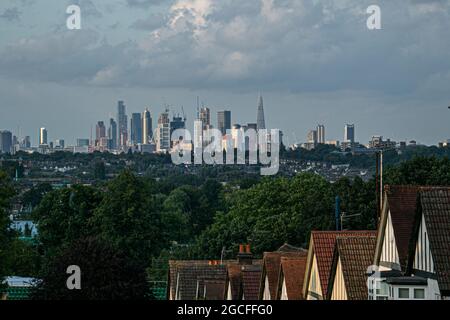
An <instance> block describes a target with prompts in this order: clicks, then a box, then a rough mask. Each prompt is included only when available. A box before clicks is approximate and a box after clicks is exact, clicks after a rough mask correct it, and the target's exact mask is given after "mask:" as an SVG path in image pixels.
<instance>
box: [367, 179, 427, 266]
mask: <svg viewBox="0 0 450 320" xmlns="http://www.w3.org/2000/svg"><path fill="white" fill-rule="evenodd" d="M419 190H420V187H419V186H386V187H385V196H386V199H385V206H384V209H383V213H382V217H381V225H380V228H379V235H378V238H379V243H378V244H377V256H376V260H375V264H379V259H380V257H381V250H382V247H383V242H382V240H383V239H384V232H385V230H384V229H385V227H386V223H387V215H388V213H389V212H390V214H391V221H392V228H393V230H394V237H395V243H396V246H397V251H398V257H399V260H400V267H401V269H402V270H405V269H406V266H407V263H408V253H409V245H410V240H411V237H412V235H413V231H414V223H415V216H416V210H417V200H418V193H419Z"/></svg>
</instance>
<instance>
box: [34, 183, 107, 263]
mask: <svg viewBox="0 0 450 320" xmlns="http://www.w3.org/2000/svg"><path fill="white" fill-rule="evenodd" d="M101 199H102V196H101V193H100V192H98V191H97V190H96V189H94V188H92V187H86V186H80V185H75V186H72V187H70V188H65V189H61V190H54V191H52V192H50V193H48V194H46V195H45V197H44V198H43V200H42V201H41V203H40V204H39V206H38V207H37V208H36V209H35V210H34V212H33V218H34V221H35V222H36V223H37V225H38V228H39V229H38V230H39V234H38V240H39V241H40V242H41V244H42V247H43V248H44V251H45V252H46V253H48V254H50V255H51V254H54V253H55V251H57V250H59V249H60V248H62V247H64V246H65V245H66V244H68V243H71V242H72V241H73V240H76V239H78V238H80V237H83V236H88V235H92V234H93V230H92V227H91V224H90V223H89V222H90V219H91V218H92V217H93V214H94V210H95V209H96V208H97V207H98V205H99V204H100V201H101Z"/></svg>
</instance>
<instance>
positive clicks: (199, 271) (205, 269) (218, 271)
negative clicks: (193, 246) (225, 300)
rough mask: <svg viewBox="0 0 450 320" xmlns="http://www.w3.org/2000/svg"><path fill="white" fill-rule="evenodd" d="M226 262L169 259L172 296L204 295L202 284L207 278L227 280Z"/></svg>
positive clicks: (193, 297)
mask: <svg viewBox="0 0 450 320" xmlns="http://www.w3.org/2000/svg"><path fill="white" fill-rule="evenodd" d="M225 263H227V262H224V263H223V264H220V265H210V264H209V261H207V260H198V261H195V260H194V261H184V260H178V261H174V260H171V261H169V278H170V279H169V280H170V281H169V286H170V288H169V290H170V291H171V293H172V297H173V298H176V293H177V290H178V298H179V299H181V300H195V299H197V298H198V297H201V296H203V292H199V290H203V287H204V286H202V284H203V283H204V281H206V280H216V281H225V278H226V265H225Z"/></svg>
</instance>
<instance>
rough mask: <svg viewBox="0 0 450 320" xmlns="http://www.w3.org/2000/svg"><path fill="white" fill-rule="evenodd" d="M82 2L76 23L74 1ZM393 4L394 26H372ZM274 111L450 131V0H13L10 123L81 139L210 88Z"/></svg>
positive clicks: (0, 121)
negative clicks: (113, 121) (121, 116)
mask: <svg viewBox="0 0 450 320" xmlns="http://www.w3.org/2000/svg"><path fill="white" fill-rule="evenodd" d="M70 4H78V5H79V6H80V8H81V18H82V22H81V28H82V29H81V30H67V28H66V19H67V17H68V15H67V14H66V8H67V6H68V5H70ZM372 4H376V5H379V6H380V8H381V10H382V11H381V12H382V29H381V30H372V31H371V30H368V29H367V26H366V20H367V18H368V16H369V15H368V14H367V13H366V9H367V7H368V6H369V5H372ZM259 92H262V94H263V96H264V106H265V112H266V123H267V126H268V127H270V128H279V129H282V130H283V131H284V134H285V138H286V141H285V143H288V144H290V143H295V142H301V141H305V140H306V134H307V132H308V130H309V129H312V128H314V127H315V126H316V125H317V124H318V123H323V124H324V125H325V126H326V135H327V137H326V138H327V139H328V140H334V139H337V140H342V139H343V132H344V129H343V128H344V125H345V123H355V125H356V138H357V140H359V141H360V142H362V143H367V141H368V140H369V139H370V137H371V136H372V135H383V136H384V137H385V138H391V139H395V140H397V141H400V140H411V139H415V140H417V141H419V142H421V143H426V144H437V142H439V141H442V140H444V139H447V138H450V125H449V124H450V110H448V109H447V106H448V105H449V104H450V0H449V1H448V0H386V1H375V0H370V1H367V0H323V1H319V0H246V1H242V0H39V1H36V0H2V1H1V2H0V129H9V130H11V131H13V132H14V133H17V132H18V130H19V129H18V128H20V132H21V135H22V136H23V135H31V136H32V140H33V142H34V143H36V142H37V135H38V130H39V127H41V126H45V127H47V129H48V130H49V138H50V139H51V140H54V139H58V138H63V139H65V140H66V144H67V143H68V144H71V143H73V142H74V141H75V139H76V138H79V137H86V138H88V137H89V135H90V128H91V125H95V123H96V121H98V120H104V121H107V120H108V118H109V117H110V116H114V117H115V113H116V104H117V100H125V103H126V105H127V108H128V110H127V111H128V113H131V112H142V111H143V110H144V109H145V107H149V109H150V111H151V113H152V116H153V119H154V122H155V121H156V118H157V116H158V114H159V113H160V112H161V111H162V110H163V108H164V107H163V106H164V104H168V105H170V106H172V107H171V110H173V111H174V112H181V106H184V110H185V111H186V115H187V117H188V119H189V122H188V125H189V126H190V127H191V126H192V120H193V118H194V117H195V112H196V111H195V109H196V97H197V96H200V100H201V101H202V102H203V103H204V104H205V105H206V106H208V107H210V108H211V109H212V111H213V122H214V123H216V112H217V111H218V110H220V109H228V110H231V111H232V118H233V119H232V122H233V123H247V122H256V111H257V98H258V94H259Z"/></svg>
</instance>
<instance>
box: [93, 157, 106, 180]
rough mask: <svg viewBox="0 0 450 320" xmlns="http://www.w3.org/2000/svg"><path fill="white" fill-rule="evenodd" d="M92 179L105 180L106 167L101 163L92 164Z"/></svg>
mask: <svg viewBox="0 0 450 320" xmlns="http://www.w3.org/2000/svg"><path fill="white" fill-rule="evenodd" d="M94 178H95V179H98V180H105V178H106V166H105V163H104V162H103V161H96V162H95V164H94Z"/></svg>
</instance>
